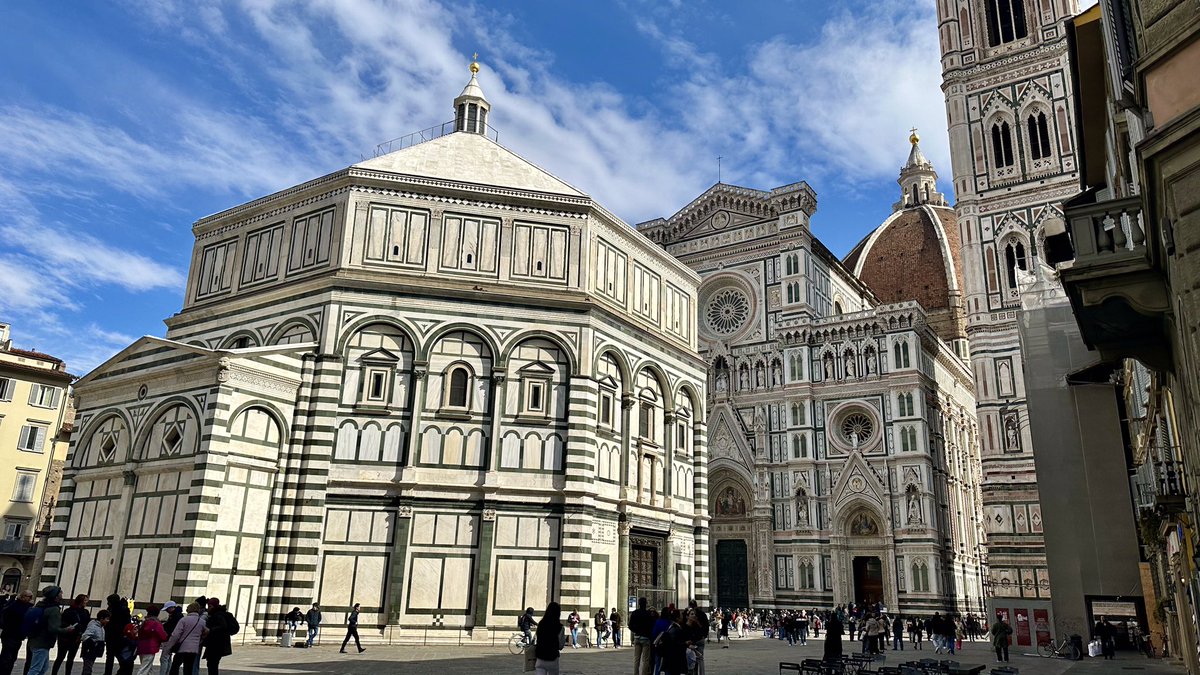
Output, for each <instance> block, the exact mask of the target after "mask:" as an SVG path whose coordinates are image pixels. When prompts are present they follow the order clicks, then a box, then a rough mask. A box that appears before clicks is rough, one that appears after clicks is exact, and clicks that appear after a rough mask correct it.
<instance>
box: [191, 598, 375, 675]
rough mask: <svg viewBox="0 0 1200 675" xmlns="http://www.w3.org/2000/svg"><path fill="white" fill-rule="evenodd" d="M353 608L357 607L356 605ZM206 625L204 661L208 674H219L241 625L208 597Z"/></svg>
mask: <svg viewBox="0 0 1200 675" xmlns="http://www.w3.org/2000/svg"><path fill="white" fill-rule="evenodd" d="M355 609H356V610H357V609H358V606H357V605H355ZM206 626H207V628H208V632H207V633H205V635H204V661H205V663H207V664H208V675H220V674H221V659H223V658H225V657H226V656H229V655H230V654H232V653H233V636H234V635H237V634H238V631H239V630H241V626H239V625H238V620H237V618H235V617H234V616H233V614H230V613H229V610H228V609H226V608H225V605H222V604H221V601H220V600H217V599H216V598H209V599H208V622H207V624H206ZM359 651H362V649H361V648H360V649H359Z"/></svg>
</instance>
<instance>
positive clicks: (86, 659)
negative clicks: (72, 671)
mask: <svg viewBox="0 0 1200 675" xmlns="http://www.w3.org/2000/svg"><path fill="white" fill-rule="evenodd" d="M108 617H109V614H108V610H107V609H102V610H100V611H99V612H97V613H96V618H94V619H92V620H91V621H89V622H88V625H87V628H84V629H83V634H82V635H81V636H80V638H79V657H80V658H82V659H83V671H82V675H92V667H93V666H95V665H96V659H98V658H100V657H101V656H103V655H104V626H106V625H107V624H108Z"/></svg>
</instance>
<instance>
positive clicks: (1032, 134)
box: [1026, 112, 1050, 159]
mask: <svg viewBox="0 0 1200 675" xmlns="http://www.w3.org/2000/svg"><path fill="white" fill-rule="evenodd" d="M1026 126H1027V127H1028V128H1029V153H1030V156H1031V157H1033V158H1034V159H1042V158H1043V157H1049V156H1050V131H1049V129H1047V128H1046V113H1044V112H1039V113H1038V114H1037V115H1032V114H1031V115H1030V116H1029V119H1028V120H1027V121H1026Z"/></svg>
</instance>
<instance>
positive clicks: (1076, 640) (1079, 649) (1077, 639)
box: [1071, 635, 1087, 661]
mask: <svg viewBox="0 0 1200 675" xmlns="http://www.w3.org/2000/svg"><path fill="white" fill-rule="evenodd" d="M1071 649H1072V651H1073V652H1074V654H1072V656H1073V657H1074V659H1075V660H1076V661H1079V660H1081V659H1082V658H1083V655H1084V654H1086V653H1087V651H1085V650H1084V647H1083V636H1082V635H1072V636H1071Z"/></svg>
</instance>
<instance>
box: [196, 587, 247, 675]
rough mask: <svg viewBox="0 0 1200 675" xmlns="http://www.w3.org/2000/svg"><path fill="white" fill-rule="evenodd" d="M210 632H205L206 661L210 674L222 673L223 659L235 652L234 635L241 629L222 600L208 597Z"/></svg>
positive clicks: (208, 627) (217, 674) (208, 625)
mask: <svg viewBox="0 0 1200 675" xmlns="http://www.w3.org/2000/svg"><path fill="white" fill-rule="evenodd" d="M205 627H206V628H207V629H208V632H207V633H205V634H204V661H205V663H207V664H208V675H221V659H223V658H225V657H226V656H229V655H230V654H232V653H233V640H232V637H233V636H234V635H237V633H238V631H239V630H241V626H239V625H238V621H237V619H236V618H234V616H233V615H232V614H230V613H229V611H228V610H226V609H225V606H224V605H222V604H221V601H220V600H218V599H216V598H209V599H208V623H207V624H205Z"/></svg>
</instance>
